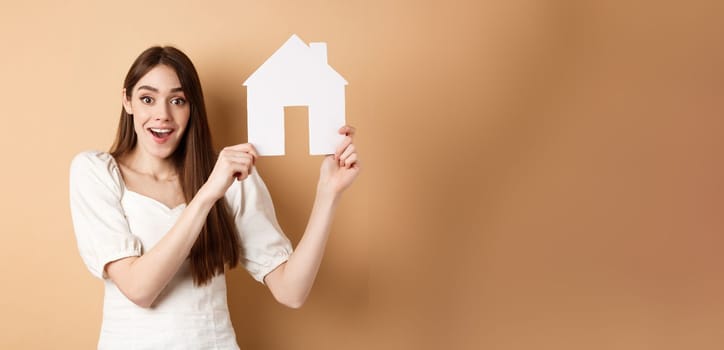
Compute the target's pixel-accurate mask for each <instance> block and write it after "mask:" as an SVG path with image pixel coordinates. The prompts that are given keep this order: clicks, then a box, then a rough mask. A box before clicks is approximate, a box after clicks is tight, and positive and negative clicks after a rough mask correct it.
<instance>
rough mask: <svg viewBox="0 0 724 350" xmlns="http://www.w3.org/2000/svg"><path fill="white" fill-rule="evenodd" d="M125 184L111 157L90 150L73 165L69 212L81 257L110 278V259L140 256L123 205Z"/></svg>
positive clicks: (139, 246)
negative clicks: (107, 265)
mask: <svg viewBox="0 0 724 350" xmlns="http://www.w3.org/2000/svg"><path fill="white" fill-rule="evenodd" d="M122 191H123V183H122V180H121V177H120V173H119V170H118V167H117V165H116V163H115V161H114V160H113V158H112V156H111V155H110V154H109V153H106V152H99V151H87V152H82V153H80V154H78V155H76V156H75V157H74V158H73V161H72V162H71V165H70V212H71V216H72V219H73V228H74V230H75V237H76V240H77V244H78V250H79V252H80V256H81V258H82V259H83V262H84V263H85V265H86V267H88V270H90V272H91V273H92V274H93V275H94V276H96V277H98V278H100V279H104V278H108V276H107V275H106V273H105V265H106V264H107V263H109V262H112V261H115V260H118V259H121V258H125V257H129V256H140V255H141V253H142V244H141V241H140V240H139V239H138V237H136V236H134V235H133V234H131V232H130V229H129V226H128V221H126V216H125V214H124V212H123V207H122V206H121V196H122V193H123V192H122Z"/></svg>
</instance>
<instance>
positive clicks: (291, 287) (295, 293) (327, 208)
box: [265, 191, 338, 308]
mask: <svg viewBox="0 0 724 350" xmlns="http://www.w3.org/2000/svg"><path fill="white" fill-rule="evenodd" d="M337 201H338V195H335V194H331V193H324V192H321V191H318V192H317V196H316V198H315V200H314V206H313V207H312V212H311V214H310V216H309V222H308V223H307V228H306V229H305V231H304V235H303V236H302V239H301V240H300V241H299V244H298V245H297V247H296V248H295V249H294V252H293V253H292V255H291V256H290V257H289V260H288V261H287V262H286V263H285V264H283V265H281V266H280V267H279V268H278V269H277V270H275V271H274V272H272V273H270V274H269V275H267V278H266V279H265V282H266V283H267V285H268V286H269V288H270V290H271V291H272V294H274V297H275V298H276V299H277V300H278V301H279V302H281V303H283V304H285V305H287V306H289V307H292V308H297V307H300V306H301V305H302V304H303V303H304V301H305V300H306V298H307V296H308V295H309V291H310V290H311V289H312V285H313V284H314V280H315V278H316V276H317V272H318V271H319V266H320V264H321V262H322V257H323V255H324V249H325V246H326V244H327V239H328V237H329V232H330V227H331V225H332V218H333V214H334V211H335V208H336V206H337Z"/></svg>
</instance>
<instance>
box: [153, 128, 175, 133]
mask: <svg viewBox="0 0 724 350" xmlns="http://www.w3.org/2000/svg"><path fill="white" fill-rule="evenodd" d="M151 131H153V132H155V133H159V134H165V133H169V132H171V129H156V128H151Z"/></svg>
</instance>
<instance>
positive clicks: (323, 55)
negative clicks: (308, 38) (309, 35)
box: [309, 43, 327, 64]
mask: <svg viewBox="0 0 724 350" xmlns="http://www.w3.org/2000/svg"><path fill="white" fill-rule="evenodd" d="M309 48H310V49H311V50H312V55H313V57H314V59H315V60H317V61H319V62H323V63H324V64H327V43H309Z"/></svg>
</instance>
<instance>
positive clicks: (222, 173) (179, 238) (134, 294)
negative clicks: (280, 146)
mask: <svg viewBox="0 0 724 350" xmlns="http://www.w3.org/2000/svg"><path fill="white" fill-rule="evenodd" d="M255 159H256V151H255V150H254V148H253V146H251V145H249V144H242V145H236V146H231V147H227V148H225V149H224V150H222V151H221V152H220V154H219V158H218V160H217V161H216V165H215V166H214V170H213V171H212V172H211V175H210V176H209V179H208V180H207V181H206V183H205V184H204V185H203V186H202V187H201V189H200V190H199V191H198V193H197V194H196V195H195V196H194V198H193V199H192V200H191V202H190V203H189V204H188V205H187V206H186V208H185V209H184V211H183V213H181V216H180V217H179V219H178V220H177V221H176V223H175V224H174V226H173V227H172V228H171V230H169V232H167V233H166V234H165V235H164V237H163V238H162V239H161V240H160V241H159V242H158V243H157V244H156V245H155V246H154V247H153V249H151V250H149V251H147V252H145V253H144V254H143V255H142V256H140V257H136V256H134V257H128V258H123V259H119V260H116V261H113V262H111V263H108V264H107V265H106V273H107V274H108V276H109V277H110V278H111V280H112V281H113V283H115V284H116V286H118V288H119V289H120V290H121V292H123V294H124V295H125V296H126V297H127V298H128V299H130V300H131V301H133V302H134V303H135V304H137V305H138V306H141V307H150V306H151V305H152V304H153V301H154V300H156V298H157V297H158V295H159V294H160V293H161V291H162V290H163V288H165V287H166V285H167V284H168V282H169V281H170V280H171V278H173V276H174V275H175V274H176V272H177V271H178V269H179V267H181V264H182V263H183V262H184V260H186V258H187V257H188V255H189V252H190V251H191V248H192V247H193V245H194V243H195V242H196V238H197V237H198V236H199V233H200V232H201V229H202V228H203V226H204V224H205V223H206V218H207V216H208V215H209V211H210V210H211V208H212V207H213V205H214V204H215V203H216V201H217V200H219V199H220V198H222V197H223V196H224V193H225V192H226V190H227V189H228V188H229V186H230V185H231V183H232V182H233V181H234V180H235V179H238V180H243V179H244V178H246V177H247V176H248V174H249V171H250V169H251V167H252V165H253V163H254V160H255Z"/></svg>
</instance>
